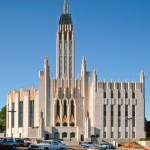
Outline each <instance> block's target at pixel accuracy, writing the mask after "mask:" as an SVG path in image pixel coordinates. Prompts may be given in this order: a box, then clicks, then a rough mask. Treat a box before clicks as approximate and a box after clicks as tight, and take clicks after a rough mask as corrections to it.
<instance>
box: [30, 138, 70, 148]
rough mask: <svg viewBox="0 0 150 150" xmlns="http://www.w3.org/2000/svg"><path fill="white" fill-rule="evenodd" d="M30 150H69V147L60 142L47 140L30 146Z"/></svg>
mask: <svg viewBox="0 0 150 150" xmlns="http://www.w3.org/2000/svg"><path fill="white" fill-rule="evenodd" d="M28 150H67V147H66V145H65V144H62V143H61V142H58V141H53V140H45V141H43V142H41V143H39V144H31V145H29V148H28Z"/></svg>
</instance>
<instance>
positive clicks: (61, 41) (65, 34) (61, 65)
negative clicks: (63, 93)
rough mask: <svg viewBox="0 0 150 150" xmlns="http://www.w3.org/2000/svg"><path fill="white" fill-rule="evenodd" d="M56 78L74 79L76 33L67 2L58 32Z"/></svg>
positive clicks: (65, 1) (65, 0)
mask: <svg viewBox="0 0 150 150" xmlns="http://www.w3.org/2000/svg"><path fill="white" fill-rule="evenodd" d="M56 78H60V79H65V78H66V79H72V78H73V79H74V32H73V25H72V19H71V14H69V5H68V1H67V0H64V6H63V13H62V14H61V16H60V20H59V26H58V31H57V39H56Z"/></svg>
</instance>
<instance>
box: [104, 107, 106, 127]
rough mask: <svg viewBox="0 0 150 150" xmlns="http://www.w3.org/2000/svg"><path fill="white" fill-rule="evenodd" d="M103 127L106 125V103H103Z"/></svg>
mask: <svg viewBox="0 0 150 150" xmlns="http://www.w3.org/2000/svg"><path fill="white" fill-rule="evenodd" d="M104 127H106V105H104Z"/></svg>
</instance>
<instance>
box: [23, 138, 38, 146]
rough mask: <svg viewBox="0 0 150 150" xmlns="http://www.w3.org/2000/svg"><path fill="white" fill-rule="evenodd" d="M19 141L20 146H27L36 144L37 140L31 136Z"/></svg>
mask: <svg viewBox="0 0 150 150" xmlns="http://www.w3.org/2000/svg"><path fill="white" fill-rule="evenodd" d="M21 143H22V146H27V147H28V146H29V145H30V144H37V140H36V139H32V138H22V140H21Z"/></svg>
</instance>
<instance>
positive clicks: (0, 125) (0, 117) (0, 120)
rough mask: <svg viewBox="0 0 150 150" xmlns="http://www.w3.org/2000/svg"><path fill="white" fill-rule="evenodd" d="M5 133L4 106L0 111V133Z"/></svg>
mask: <svg viewBox="0 0 150 150" xmlns="http://www.w3.org/2000/svg"><path fill="white" fill-rule="evenodd" d="M3 131H6V106H4V107H3V108H2V109H1V111H0V132H3Z"/></svg>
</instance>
